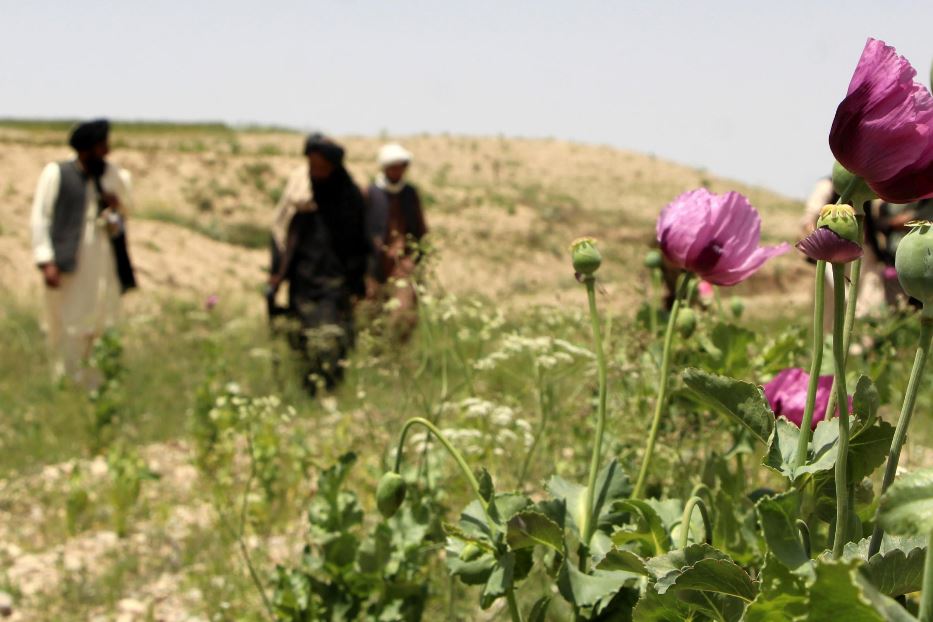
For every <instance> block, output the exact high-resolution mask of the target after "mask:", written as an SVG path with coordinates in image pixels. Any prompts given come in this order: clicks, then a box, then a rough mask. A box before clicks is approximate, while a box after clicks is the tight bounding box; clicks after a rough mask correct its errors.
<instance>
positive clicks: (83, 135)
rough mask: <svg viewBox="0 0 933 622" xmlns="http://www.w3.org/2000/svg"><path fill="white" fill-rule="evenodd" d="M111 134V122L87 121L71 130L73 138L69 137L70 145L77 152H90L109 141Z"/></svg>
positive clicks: (102, 120)
mask: <svg viewBox="0 0 933 622" xmlns="http://www.w3.org/2000/svg"><path fill="white" fill-rule="evenodd" d="M109 134H110V121H107V120H106V119H96V120H94V121H87V122H85V123H79V124H78V125H77V126H75V128H74V129H73V130H71V136H69V137H68V144H69V145H71V147H72V149H74V150H75V151H88V150H89V149H93V148H94V147H95V146H96V145H97V144H99V143H102V142H103V141H105V140H107V136H108V135H109Z"/></svg>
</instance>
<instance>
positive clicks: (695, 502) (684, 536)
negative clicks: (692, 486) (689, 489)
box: [677, 495, 713, 549]
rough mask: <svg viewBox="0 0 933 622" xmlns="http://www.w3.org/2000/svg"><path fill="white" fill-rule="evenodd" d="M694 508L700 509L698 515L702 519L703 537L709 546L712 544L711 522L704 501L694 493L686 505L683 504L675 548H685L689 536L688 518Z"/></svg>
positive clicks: (690, 516)
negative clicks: (678, 536)
mask: <svg viewBox="0 0 933 622" xmlns="http://www.w3.org/2000/svg"><path fill="white" fill-rule="evenodd" d="M694 508H697V509H699V510H700V517H701V518H702V519H703V538H704V539H705V540H706V543H707V544H709V545H710V546H712V544H713V527H712V525H713V523H712V521H711V520H710V519H709V511H708V510H707V509H706V503H704V502H703V499H702V498H701V497H699V496H697V495H694V496H692V497H690V499H689V500H688V501H687V505H685V506H684V513H683V514H682V515H681V517H680V538H679V540H678V543H677V544H678V547H677V548H680V549H685V548H687V541H688V539H689V536H690V519H691V518H692V517H693V509H694Z"/></svg>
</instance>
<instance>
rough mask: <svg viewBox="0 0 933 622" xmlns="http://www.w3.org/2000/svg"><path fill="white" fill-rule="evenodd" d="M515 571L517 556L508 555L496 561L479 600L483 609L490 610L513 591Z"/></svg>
mask: <svg viewBox="0 0 933 622" xmlns="http://www.w3.org/2000/svg"><path fill="white" fill-rule="evenodd" d="M514 571H515V554H514V553H506V554H505V555H502V556H501V557H499V559H497V560H496V563H495V565H494V566H493V567H492V572H490V573H489V578H488V579H487V580H486V585H485V586H484V587H483V593H482V595H481V596H480V599H479V605H480V607H482V608H483V609H489V607H491V606H492V604H493V603H494V602H495V601H496V600H497V599H499V598H501V597H503V596H505V594H506V592H508V591H509V590H510V589H512V583H513V580H514Z"/></svg>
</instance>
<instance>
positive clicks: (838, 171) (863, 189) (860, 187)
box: [833, 162, 875, 208]
mask: <svg viewBox="0 0 933 622" xmlns="http://www.w3.org/2000/svg"><path fill="white" fill-rule="evenodd" d="M853 179H855V180H857V181H856V182H855V188H853V189H852V191H851V192H850V193H849V197H848V200H849V203H851V204H852V205H854V206H856V207H858V208H861V207H862V205H864V204H865V203H867V202H868V201H871V200H873V199H874V198H875V193H874V192H872V189H871V188H869V187H868V184H866V183H865V180H864V179H861V178H857V177H856V176H855V175H853V174H852V173H851V172H850V171H848V170H846V167H844V166H843V165H841V164H839V163H838V162H833V190H835V192H836V194H838V195H839V196H842V195H844V194H845V192H846V190H848V189H849V186H850V185H851V184H852V180H853Z"/></svg>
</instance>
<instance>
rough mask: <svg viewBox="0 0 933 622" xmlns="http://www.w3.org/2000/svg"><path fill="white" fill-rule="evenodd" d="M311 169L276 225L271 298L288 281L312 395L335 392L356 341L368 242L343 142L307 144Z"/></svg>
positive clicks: (290, 191)
mask: <svg viewBox="0 0 933 622" xmlns="http://www.w3.org/2000/svg"><path fill="white" fill-rule="evenodd" d="M304 153H305V156H307V159H308V165H307V168H303V172H302V173H301V174H293V175H292V176H291V177H290V178H289V181H288V184H287V185H286V188H285V192H283V194H282V199H281V200H280V202H279V206H278V210H277V214H276V219H275V223H274V226H273V244H272V255H273V258H272V274H271V276H270V277H269V284H268V285H269V286H268V292H267V295H268V297H269V300H270V312H274V311H275V306H274V297H275V293H276V291H277V290H278V288H279V287H280V286H281V284H282V283H283V282H285V281H288V284H289V287H288V306H287V307H286V308H285V309H283V310H282V312H283V313H284V314H285V315H287V316H289V317H291V318H293V319H294V320H296V322H295V324H296V327H295V328H294V329H293V330H291V331H290V333H289V342H290V343H291V345H292V347H293V348H294V349H295V350H296V351H298V352H299V353H300V354H301V356H302V357H303V359H304V361H305V363H306V367H307V373H306V375H305V383H306V386H307V387H308V390H309V391H310V392H311V393H312V394H314V393H315V392H316V391H317V387H318V385H319V383H320V384H323V385H324V386H326V388H328V389H332V388H333V387H334V386H335V385H336V384H337V383H338V382H339V381H340V379H341V378H342V376H343V361H344V359H345V358H346V355H347V353H348V351H349V349H350V348H351V347H352V345H353V341H354V327H353V300H354V298H359V297H362V296H363V295H364V294H365V285H364V275H365V273H366V262H367V259H368V257H369V253H370V249H371V247H370V243H369V239H368V238H367V236H366V231H365V227H364V222H363V218H364V209H365V208H364V203H363V196H362V194H361V193H360V190H359V188H358V187H357V185H356V184H355V183H353V179H351V177H350V174H349V173H348V172H347V170H346V168H344V164H343V159H344V150H343V147H341V146H340V145H338V144H337V143H335V142H333V141H332V140H330V139H329V138H326V137H325V136H323V135H321V134H312V135H311V136H309V137H308V139H307V141H306V142H305V150H304Z"/></svg>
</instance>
